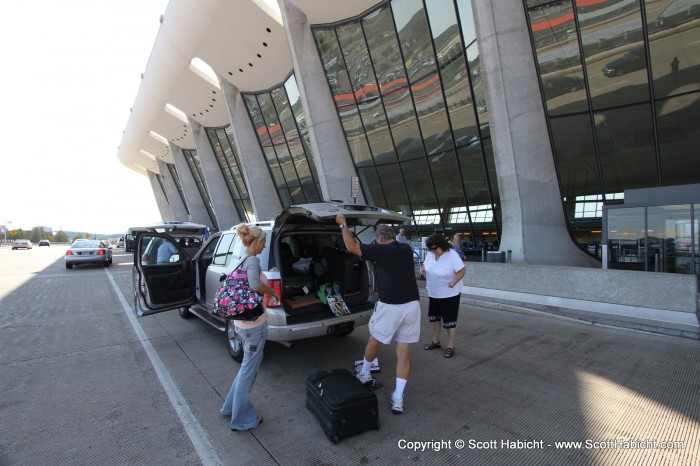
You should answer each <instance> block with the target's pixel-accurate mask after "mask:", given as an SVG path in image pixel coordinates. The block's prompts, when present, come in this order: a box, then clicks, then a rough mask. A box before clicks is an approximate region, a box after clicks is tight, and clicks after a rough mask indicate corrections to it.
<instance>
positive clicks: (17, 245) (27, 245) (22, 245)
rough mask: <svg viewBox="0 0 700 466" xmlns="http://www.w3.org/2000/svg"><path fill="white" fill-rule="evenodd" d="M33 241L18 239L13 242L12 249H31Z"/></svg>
mask: <svg viewBox="0 0 700 466" xmlns="http://www.w3.org/2000/svg"><path fill="white" fill-rule="evenodd" d="M31 248H32V242H31V241H29V240H28V239H16V240H14V241H13V242H12V249H31Z"/></svg>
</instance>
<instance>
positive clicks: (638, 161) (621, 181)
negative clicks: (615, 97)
mask: <svg viewBox="0 0 700 466" xmlns="http://www.w3.org/2000/svg"><path fill="white" fill-rule="evenodd" d="M595 122H596V134H597V136H598V147H599V149H600V165H601V172H602V174H603V187H604V190H605V192H607V193H617V192H622V191H624V190H625V189H633V188H646V187H649V186H656V185H657V176H656V175H657V173H656V171H657V170H656V155H655V148H654V136H653V131H652V125H651V109H650V106H649V105H639V106H635V107H631V108H624V109H617V110H608V111H605V112H599V113H596V114H595Z"/></svg>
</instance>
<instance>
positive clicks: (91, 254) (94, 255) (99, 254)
mask: <svg viewBox="0 0 700 466" xmlns="http://www.w3.org/2000/svg"><path fill="white" fill-rule="evenodd" d="M65 262H66V268H67V269H72V268H73V266H74V265H80V264H101V265H102V266H104V267H109V266H110V265H112V250H111V249H109V248H108V247H107V245H106V244H105V242H104V241H97V240H91V239H76V240H75V241H73V244H71V246H70V248H69V249H68V250H67V251H66V255H65Z"/></svg>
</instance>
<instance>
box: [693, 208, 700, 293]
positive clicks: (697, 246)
mask: <svg viewBox="0 0 700 466" xmlns="http://www.w3.org/2000/svg"><path fill="white" fill-rule="evenodd" d="M693 206H694V207H693V263H694V264H695V275H697V276H698V278H699V279H700V228H698V227H700V204H693Z"/></svg>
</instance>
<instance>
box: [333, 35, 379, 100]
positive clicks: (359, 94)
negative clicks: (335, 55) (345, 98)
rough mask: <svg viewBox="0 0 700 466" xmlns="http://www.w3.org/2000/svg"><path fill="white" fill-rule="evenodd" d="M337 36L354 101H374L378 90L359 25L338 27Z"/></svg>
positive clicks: (377, 95)
mask: <svg viewBox="0 0 700 466" xmlns="http://www.w3.org/2000/svg"><path fill="white" fill-rule="evenodd" d="M337 34H338V41H339V42H340V48H341V50H342V51H343V58H344V59H345V66H346V68H347V70H348V76H349V77H350V82H351V83H352V89H353V92H354V93H355V100H356V101H357V102H358V103H359V102H364V101H367V100H373V99H376V98H377V97H379V88H378V87H377V82H376V81H375V79H374V70H373V69H372V63H371V61H370V57H369V52H368V51H367V45H366V44H365V38H364V35H363V34H362V28H361V27H360V25H359V23H350V24H346V25H344V26H340V27H338V28H337Z"/></svg>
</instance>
